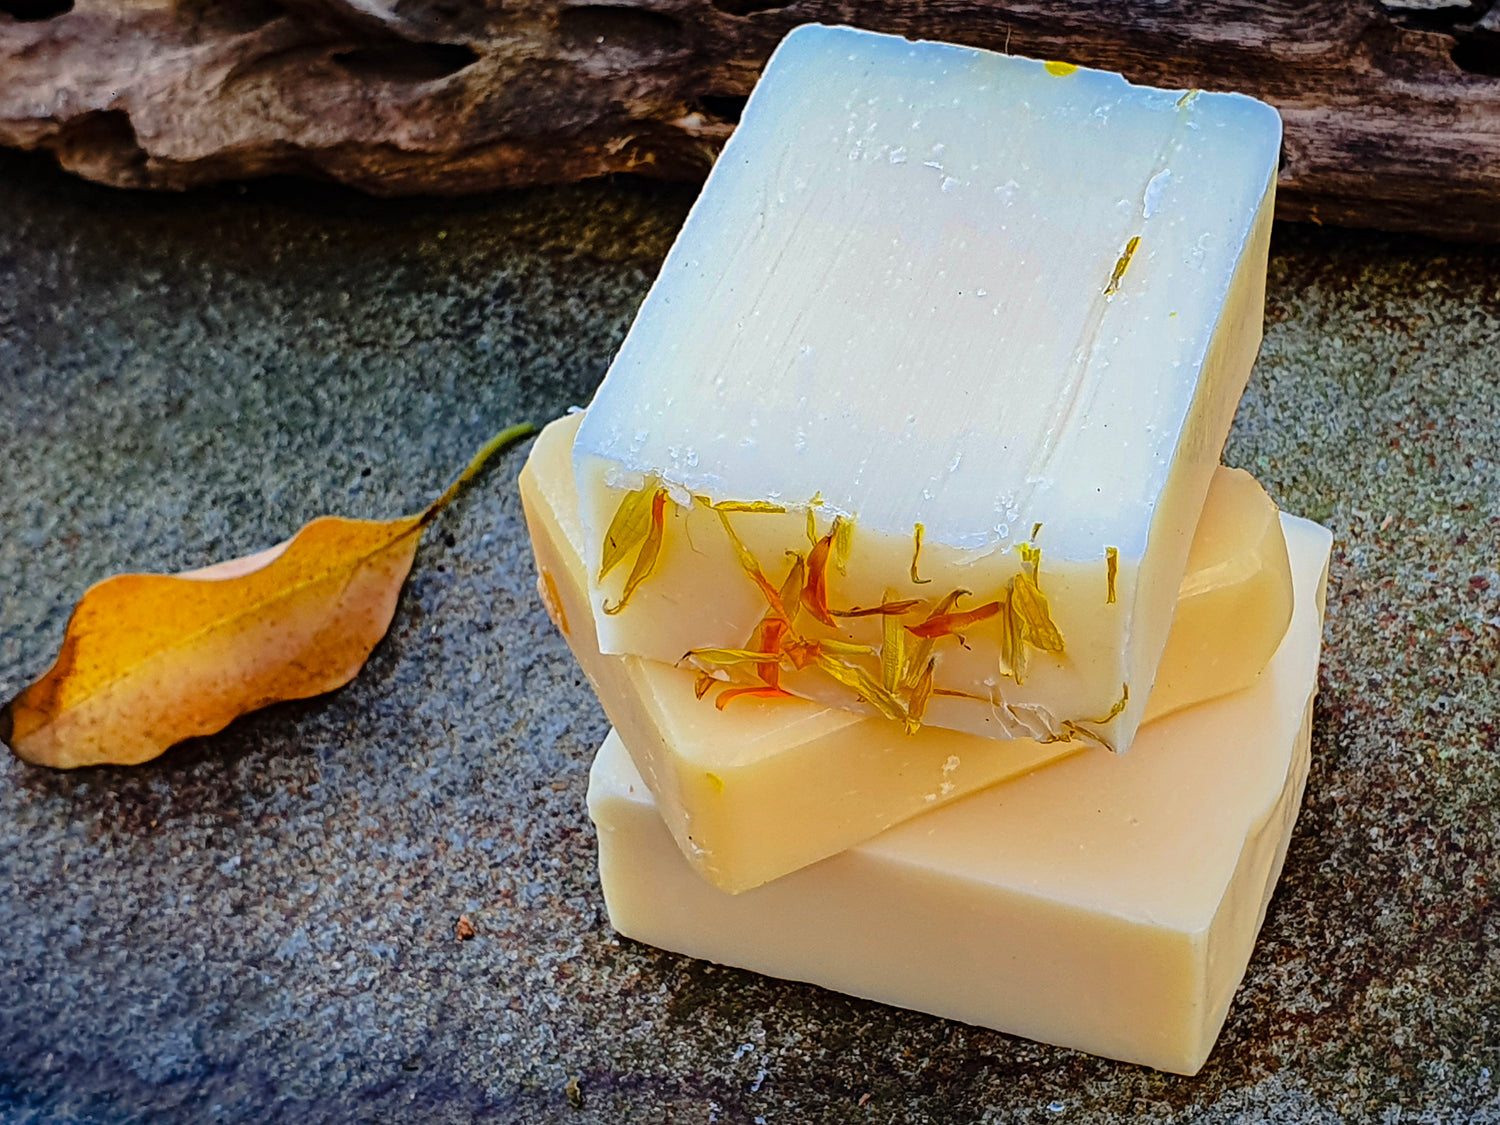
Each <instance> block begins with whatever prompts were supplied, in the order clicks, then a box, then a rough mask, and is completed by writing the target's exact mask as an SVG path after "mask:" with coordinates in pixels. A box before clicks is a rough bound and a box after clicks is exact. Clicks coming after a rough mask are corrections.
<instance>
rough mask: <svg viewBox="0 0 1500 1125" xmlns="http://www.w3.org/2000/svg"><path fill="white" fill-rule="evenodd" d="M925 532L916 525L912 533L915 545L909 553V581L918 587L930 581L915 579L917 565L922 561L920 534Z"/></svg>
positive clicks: (919, 525)
mask: <svg viewBox="0 0 1500 1125" xmlns="http://www.w3.org/2000/svg"><path fill="white" fill-rule="evenodd" d="M926 530H927V529H926V528H924V527H923V526H922V525H921V524H917V526H916V530H915V531H914V532H913V533H912V538H913V540H914V541H915V543H914V546H913V547H912V552H911V580H912V582H913V583H915V584H916V585H918V586H925V585H927V583H929V582H931V581H932V579H931V578H918V577H917V564H918V563H919V562H921V561H922V533H923V532H924V531H926Z"/></svg>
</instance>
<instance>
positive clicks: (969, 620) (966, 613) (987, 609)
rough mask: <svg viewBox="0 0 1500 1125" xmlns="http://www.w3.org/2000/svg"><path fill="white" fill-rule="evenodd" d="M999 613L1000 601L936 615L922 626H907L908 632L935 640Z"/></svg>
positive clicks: (952, 634)
mask: <svg viewBox="0 0 1500 1125" xmlns="http://www.w3.org/2000/svg"><path fill="white" fill-rule="evenodd" d="M999 612H1000V603H999V602H998V601H994V602H986V603H985V604H984V605H982V606H978V607H976V608H974V609H966V610H963V611H961V612H958V613H935V614H933V615H932V616H931V617H929V618H928V619H927V620H926V621H923V622H922V623H921V624H918V625H908V626H906V631H907V632H908V633H910V634H912V636H915V637H923V638H928V637H930V638H932V639H934V640H935V639H937V638H938V637H949V636H954V635H956V634H957V633H959V632H960V631H961V630H964V629H967V628H968V627H969V626H970V625H976V624H978V623H979V622H981V621H985V620H988V619H989V618H991V617H994V616H995V614H997V613H999Z"/></svg>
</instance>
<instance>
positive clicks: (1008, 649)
mask: <svg viewBox="0 0 1500 1125" xmlns="http://www.w3.org/2000/svg"><path fill="white" fill-rule="evenodd" d="M1014 603H1015V598H1014V597H1013V596H1010V595H1007V597H1006V599H1005V602H1004V604H1003V605H1002V607H1001V610H1000V672H1001V674H1002V675H1006V676H1009V677H1010V678H1011V679H1013V680H1015V681H1016V683H1017V684H1022V683H1025V682H1026V668H1027V666H1028V665H1029V664H1030V662H1031V656H1030V653H1028V652H1027V649H1026V631H1025V629H1026V627H1025V625H1023V624H1022V622H1021V620H1020V618H1018V617H1017V616H1016V611H1015V604H1014Z"/></svg>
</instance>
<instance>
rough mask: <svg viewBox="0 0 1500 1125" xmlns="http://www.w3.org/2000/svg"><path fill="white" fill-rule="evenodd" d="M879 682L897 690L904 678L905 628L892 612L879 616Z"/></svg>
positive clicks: (887, 687) (890, 689)
mask: <svg viewBox="0 0 1500 1125" xmlns="http://www.w3.org/2000/svg"><path fill="white" fill-rule="evenodd" d="M880 625H881V643H880V682H881V683H882V684H883V685H884V686H885V688H886V690H887V691H897V690H899V689H900V687H901V685H902V682H903V681H904V680H905V679H906V629H905V628H903V627H902V625H901V619H900V618H899V617H896V616H895V615H893V614H887V615H886V616H885V617H883V618H881V622H880Z"/></svg>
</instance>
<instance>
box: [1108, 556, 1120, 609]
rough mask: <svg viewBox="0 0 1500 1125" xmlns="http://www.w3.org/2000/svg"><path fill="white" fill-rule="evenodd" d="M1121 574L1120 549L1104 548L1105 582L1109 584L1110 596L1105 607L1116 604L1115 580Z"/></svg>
mask: <svg viewBox="0 0 1500 1125" xmlns="http://www.w3.org/2000/svg"><path fill="white" fill-rule="evenodd" d="M1119 573H1120V548H1118V547H1106V548H1104V580H1105V582H1107V583H1108V584H1109V591H1108V595H1107V596H1106V597H1105V599H1104V604H1105V605H1114V604H1115V578H1116V576H1117V575H1118V574H1119Z"/></svg>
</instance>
